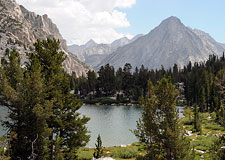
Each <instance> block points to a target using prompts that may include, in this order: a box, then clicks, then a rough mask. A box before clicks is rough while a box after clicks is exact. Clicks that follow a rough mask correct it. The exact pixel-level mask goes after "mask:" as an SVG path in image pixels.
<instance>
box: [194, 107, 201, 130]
mask: <svg viewBox="0 0 225 160" xmlns="http://www.w3.org/2000/svg"><path fill="white" fill-rule="evenodd" d="M194 130H195V131H196V132H201V122H200V117H199V110H198V107H197V105H195V106H194Z"/></svg>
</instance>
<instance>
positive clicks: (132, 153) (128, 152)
mask: <svg viewBox="0 0 225 160" xmlns="http://www.w3.org/2000/svg"><path fill="white" fill-rule="evenodd" d="M137 155H138V152H137V151H136V150H134V149H132V148H120V149H119V150H116V151H115V152H114V153H112V156H113V157H114V158H123V159H130V158H136V157H137Z"/></svg>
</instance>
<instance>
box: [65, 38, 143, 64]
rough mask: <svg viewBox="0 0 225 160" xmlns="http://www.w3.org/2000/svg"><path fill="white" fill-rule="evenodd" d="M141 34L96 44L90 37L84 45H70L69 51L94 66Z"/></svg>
mask: <svg viewBox="0 0 225 160" xmlns="http://www.w3.org/2000/svg"><path fill="white" fill-rule="evenodd" d="M141 36H143V35H142V34H139V35H137V36H135V37H134V38H132V39H128V38H127V37H123V38H120V39H118V40H115V41H113V42H112V43H111V44H97V43H96V42H94V41H93V40H92V39H91V40H89V41H88V42H87V43H86V44H84V45H80V46H79V45H76V44H74V45H70V46H68V50H69V52H71V53H73V54H75V55H76V56H77V57H78V59H79V60H80V61H82V62H84V63H86V64H88V65H90V66H91V67H96V66H97V65H98V64H99V63H100V62H101V61H102V60H103V59H104V58H105V57H106V56H107V55H109V54H111V53H113V52H114V51H116V49H118V48H119V47H122V46H124V45H127V44H129V43H132V42H133V41H135V40H137V39H138V38H140V37H141Z"/></svg>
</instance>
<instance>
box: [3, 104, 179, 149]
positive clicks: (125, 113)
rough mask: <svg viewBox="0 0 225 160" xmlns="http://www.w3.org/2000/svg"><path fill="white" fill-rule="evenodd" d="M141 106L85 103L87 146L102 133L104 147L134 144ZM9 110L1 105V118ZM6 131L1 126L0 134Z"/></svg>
mask: <svg viewBox="0 0 225 160" xmlns="http://www.w3.org/2000/svg"><path fill="white" fill-rule="evenodd" d="M177 108H178V110H179V116H180V117H182V116H183V114H182V111H183V108H182V107H177ZM142 110H143V108H142V107H140V106H119V105H118V106H107V105H83V106H82V107H81V108H80V109H79V111H78V112H80V113H81V116H82V115H85V116H87V117H90V118H91V119H90V121H89V122H88V123H87V124H86V126H87V128H88V131H89V133H88V134H89V135H90V136H91V138H90V141H89V143H88V144H87V147H95V143H96V139H97V136H98V134H100V135H101V139H102V145H103V146H104V147H109V146H120V145H127V144H132V143H133V142H137V141H138V140H137V139H136V137H135V136H134V135H133V133H132V132H131V130H133V129H135V128H136V124H137V120H138V119H139V118H141V111H142ZM6 116H7V110H6V108H5V107H0V118H1V119H5V117H6ZM5 133H6V131H5V130H4V129H3V127H2V126H0V136H2V135H4V134H5Z"/></svg>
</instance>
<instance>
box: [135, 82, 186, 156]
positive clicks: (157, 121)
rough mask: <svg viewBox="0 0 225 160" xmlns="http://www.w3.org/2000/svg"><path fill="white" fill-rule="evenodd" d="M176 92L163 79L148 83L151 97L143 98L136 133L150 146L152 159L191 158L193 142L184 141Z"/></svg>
mask: <svg viewBox="0 0 225 160" xmlns="http://www.w3.org/2000/svg"><path fill="white" fill-rule="evenodd" d="M177 96H178V92H177V91H175V88H174V86H173V85H172V83H171V82H170V81H169V80H168V79H166V78H163V79H162V80H161V81H159V82H158V83H157V85H156V86H153V84H152V83H151V82H149V84H148V95H147V96H146V98H145V99H142V100H141V102H142V105H143V106H144V111H143V113H142V118H141V119H140V120H139V121H138V123H137V129H136V130H134V134H135V135H136V136H137V137H138V139H139V140H140V141H141V142H143V143H144V144H145V145H146V151H147V155H146V157H145V159H150V160H164V159H167V160H172V159H176V160H181V159H185V158H186V157H187V153H188V150H189V141H187V140H186V139H185V138H184V135H183V131H182V128H181V126H180V125H179V116H178V111H177V109H176V98H177Z"/></svg>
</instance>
